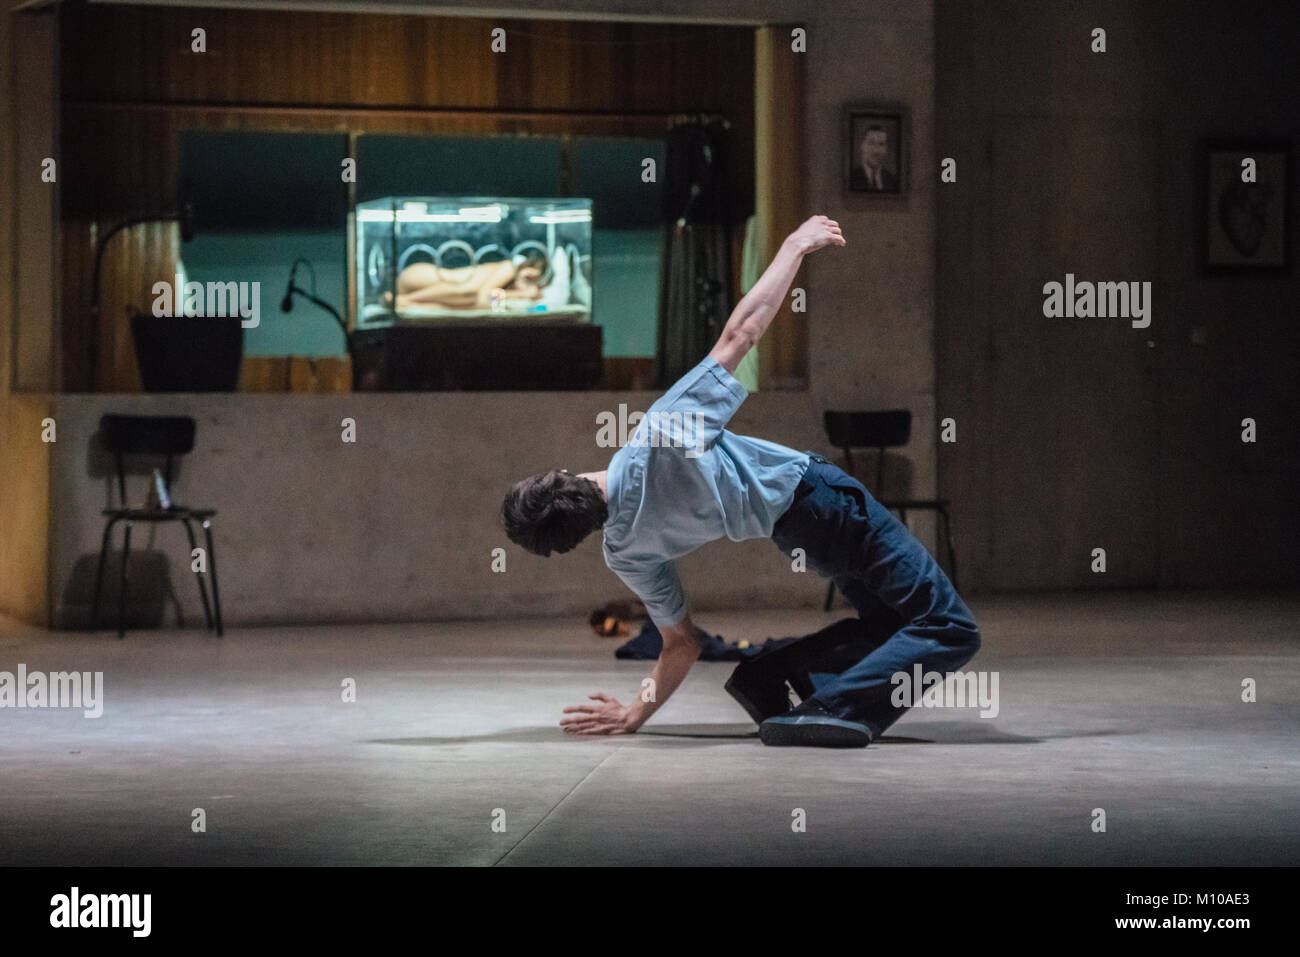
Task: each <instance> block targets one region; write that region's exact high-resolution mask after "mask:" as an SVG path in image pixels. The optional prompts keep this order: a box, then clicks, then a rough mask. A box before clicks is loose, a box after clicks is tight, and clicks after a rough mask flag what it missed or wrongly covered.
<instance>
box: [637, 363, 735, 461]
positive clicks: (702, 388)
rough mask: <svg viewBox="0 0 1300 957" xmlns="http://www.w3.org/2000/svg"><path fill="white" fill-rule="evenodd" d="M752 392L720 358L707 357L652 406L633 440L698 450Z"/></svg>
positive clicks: (715, 433)
mask: <svg viewBox="0 0 1300 957" xmlns="http://www.w3.org/2000/svg"><path fill="white" fill-rule="evenodd" d="M748 396H749V392H748V390H746V389H745V387H744V386H743V385H741V384H740V383H739V382H738V381H737V380H736V377H735V376H733V375H732V374H731V373H730V372H728V371H727V370H726V369H724V368H723V367H722V366H721V365H720V364H719V363H718V360H716V359H713V358H706V359H704V360H703V361H702V362H700V363H699V364H698V365H696V366H695V367H694V368H693V369H691V371H690V372H688V373H686V374H685V375H684V376H682V377H681V378H680V379H678V380H677V382H676V383H675V384H674V385H673V387H672V388H671V389H669V390H668V391H667V392H665V393H664V394H663V395H662V396H660V397H659V399H658V401H657V402H655V403H654V405H652V406H650V408H649V409H648V410H647V411H646V415H645V418H644V419H642V420H641V422H640V424H639V425H638V426H637V430H636V432H635V433H634V434H633V436H632V439H631V443H639V444H640V445H642V446H651V447H655V448H686V449H688V450H692V451H695V452H696V453H697V454H698V453H699V452H702V451H703V450H704V449H707V448H708V447H709V446H710V445H712V444H713V442H714V441H715V440H716V439H717V438H718V436H719V435H721V434H722V430H723V429H725V428H726V427H727V423H728V422H730V421H731V417H732V416H733V415H735V414H736V410H737V409H739V408H740V404H741V403H742V402H744V401H745V399H746V398H747V397H748ZM631 443H629V444H631Z"/></svg>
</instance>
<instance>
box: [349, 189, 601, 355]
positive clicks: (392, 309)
mask: <svg viewBox="0 0 1300 957" xmlns="http://www.w3.org/2000/svg"><path fill="white" fill-rule="evenodd" d="M355 236H356V240H355V242H356V249H355V253H356V296H357V302H356V321H357V328H358V329H359V330H360V329H377V328H386V327H391V326H397V325H411V324H415V325H423V324H447V323H452V324H473V323H484V322H493V323H503V322H504V323H512V322H521V323H539V322H540V323H581V322H590V319H591V298H592V288H591V200H590V199H519V198H486V197H480V196H474V197H464V196H457V197H443V196H439V197H429V196H389V197H385V198H383V199H378V200H372V201H370V202H365V203H358V204H357V209H356V228H355Z"/></svg>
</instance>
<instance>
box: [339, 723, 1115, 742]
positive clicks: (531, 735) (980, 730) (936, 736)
mask: <svg viewBox="0 0 1300 957" xmlns="http://www.w3.org/2000/svg"><path fill="white" fill-rule="evenodd" d="M925 730H926V737H916V736H911V735H900V734H886V735H885V736H884V737H882V738H881V739H880V740H879V741H877V742H875V743H874V745H873V746H879V745H885V744H889V745H895V744H1039V743H1041V742H1043V741H1051V740H1057V739H1067V740H1068V739H1072V738H1096V737H1106V736H1109V735H1116V734H1126V733H1128V732H1126V731H1121V730H1117V729H1110V728H1101V729H1098V730H1096V731H1077V732H1070V733H1067V734H1047V735H1040V736H1037V737H1034V736H1030V735H1022V734H1011V733H1009V732H1006V731H999V730H998V729H997V728H995V727H992V726H990V725H987V724H972V723H971V722H960V721H952V722H938V721H935V722H931V723H929V724H927V725H926V726H925ZM633 737H635V738H676V739H686V740H694V741H747V740H756V739H757V738H758V729H757V728H755V727H754V726H753V725H752V724H705V725H700V724H683V725H673V724H667V725H656V726H655V727H654V728H652V729H647V730H643V731H638V732H637V733H636V734H635V735H622V734H620V735H581V736H580V735H571V734H566V733H565V732H564V731H562V730H560V729H559V728H558V727H542V728H509V729H507V730H505V731H498V732H496V733H494V734H469V735H460V736H457V737H448V738H372V739H370V740H369V741H366V742H364V743H366V744H395V745H407V746H415V747H426V748H436V747H444V746H448V745H458V744H526V743H538V744H555V743H558V742H560V741H572V740H609V741H625V740H628V739H630V738H633Z"/></svg>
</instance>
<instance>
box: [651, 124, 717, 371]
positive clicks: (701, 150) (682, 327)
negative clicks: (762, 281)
mask: <svg viewBox="0 0 1300 957" xmlns="http://www.w3.org/2000/svg"><path fill="white" fill-rule="evenodd" d="M664 167H665V169H664V176H663V196H664V250H663V264H662V269H661V273H660V279H659V387H660V388H665V389H666V388H668V387H669V386H670V385H672V384H673V383H674V382H676V381H677V380H678V379H679V378H681V376H682V375H683V374H684V373H685V372H687V371H688V370H689V369H690V368H691V367H692V366H694V365H696V364H697V363H698V362H699V361H700V360H701V359H703V358H704V356H705V355H706V354H707V353H708V351H709V350H710V349H711V348H713V344H714V342H716V341H717V338H718V336H719V335H720V334H721V333H722V327H723V325H724V324H725V323H726V321H727V316H728V315H729V314H730V312H731V296H730V292H731V236H730V226H729V223H730V216H729V212H730V210H728V208H727V189H726V171H727V168H728V166H727V124H726V121H724V120H721V119H718V118H707V117H678V118H676V121H675V123H674V125H673V126H672V128H671V129H670V131H669V133H668V143H667V147H666V149H665V152H664Z"/></svg>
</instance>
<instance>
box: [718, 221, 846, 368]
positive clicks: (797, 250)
mask: <svg viewBox="0 0 1300 957" xmlns="http://www.w3.org/2000/svg"><path fill="white" fill-rule="evenodd" d="M832 244H833V245H836V246H843V245H844V236H843V234H841V233H840V226H839V223H837V222H835V221H834V220H832V219H827V218H826V217H825V216H813V217H812V218H811V219H809V220H808V221H807V222H805V223H804V224H803V225H802V226H800V227H799V228H798V229H796V230H795V231H794V232H792V233H791V234H790V235H789V236H787V237H786V238H785V242H783V243H782V244H781V249H780V251H779V252H778V253H777V254H776V258H775V259H773V260H772V263H771V265H769V266H768V267H767V269H766V270H765V271H764V273H763V275H762V276H761V277H759V280H758V282H756V283H754V288H753V289H751V290H749V292H747V293H745V297H744V298H743V299H741V300H740V302H739V303H737V304H736V308H735V309H734V310H732V313H731V318H729V319H728V320H727V325H726V326H725V327H724V328H723V330H722V335H721V336H719V337H718V344H717V345H715V346H714V347H713V351H712V352H710V353H709V356H710V357H711V358H714V359H716V360H718V365H720V366H722V368H724V369H726V370H727V371H728V372H730V373H733V374H734V373H735V371H736V367H737V366H739V365H740V360H741V359H743V358H745V354H746V353H747V352H749V350H750V349H752V348H754V346H755V345H757V343H758V340H759V339H760V338H762V336H763V333H764V332H766V331H767V327H768V326H769V325H771V324H772V318H773V317H774V316H775V315H776V311H777V310H778V309H779V308H780V307H781V301H782V300H783V299H785V294H786V293H787V292H788V291H789V290H790V283H792V282H794V277H795V273H797V272H798V271H799V266H800V264H802V263H803V257H804V256H806V255H808V254H809V253H810V252H813V251H815V250H818V249H821V248H822V247H823V246H830V245H832Z"/></svg>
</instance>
